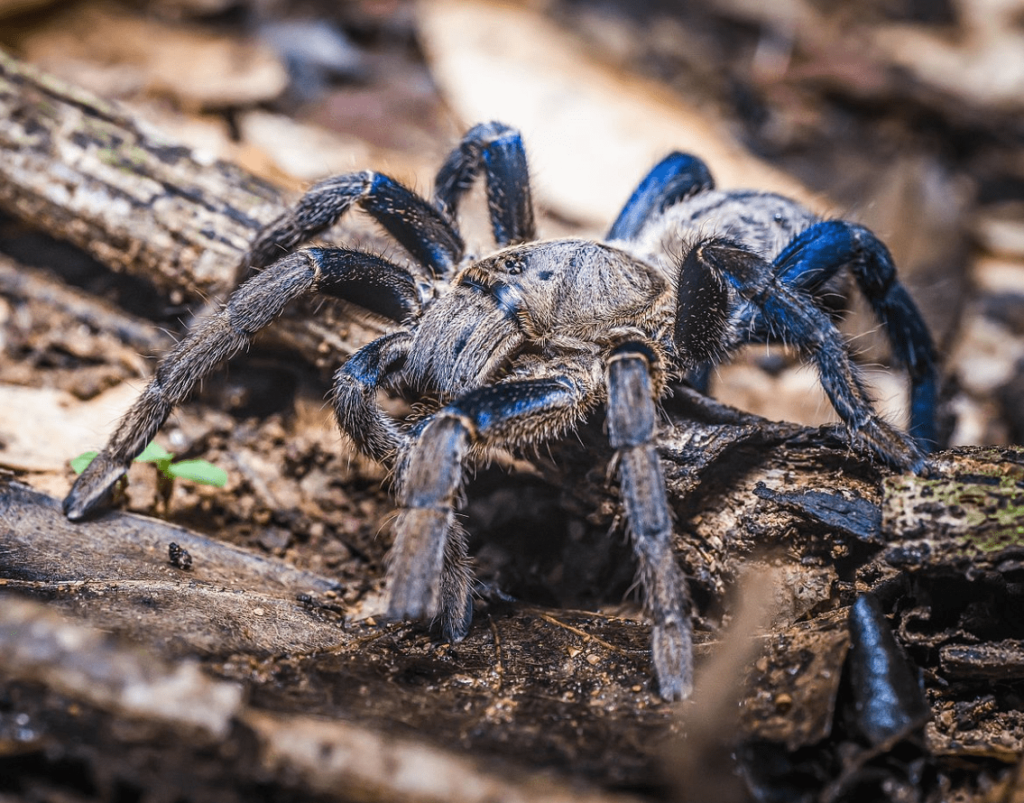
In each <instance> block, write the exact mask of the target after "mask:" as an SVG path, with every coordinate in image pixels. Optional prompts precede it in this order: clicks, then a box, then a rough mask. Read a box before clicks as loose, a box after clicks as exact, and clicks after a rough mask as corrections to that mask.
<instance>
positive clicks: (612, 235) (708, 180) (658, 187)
mask: <svg viewBox="0 0 1024 803" xmlns="http://www.w3.org/2000/svg"><path fill="white" fill-rule="evenodd" d="M714 188H715V180H714V179H713V178H712V177H711V171H710V170H708V167H707V165H706V164H704V162H703V161H701V160H700V159H698V158H697V157H696V156H691V155H690V154H688V153H679V152H678V151H676V152H673V153H670V154H669V155H668V156H666V157H665V158H664V159H662V160H661V161H660V162H658V164H656V165H655V166H654V167H653V168H651V171H650V172H649V173H648V174H647V175H646V176H644V178H643V179H642V180H641V181H640V183H639V184H638V185H637V187H636V189H635V190H633V194H632V195H631V196H630V197H629V200H628V201H626V205H625V206H623V207H622V211H621V212H619V216H618V218H616V220H615V222H614V223H613V224H612V227H611V229H609V230H608V234H607V236H606V238H605V239H607V240H629V239H631V238H633V237H636V235H637V234H639V233H640V230H641V229H642V228H643V227H644V225H645V224H646V223H647V221H648V220H650V219H651V217H652V216H654V215H657V214H660V213H662V212H664V211H665V210H666V209H668V207H670V206H672V205H673V204H677V203H679V202H680V201H682V200H684V199H685V198H689V197H690V196H691V195H695V194H696V193H698V192H705V191H707V190H712V189H714Z"/></svg>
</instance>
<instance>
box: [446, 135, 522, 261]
mask: <svg viewBox="0 0 1024 803" xmlns="http://www.w3.org/2000/svg"><path fill="white" fill-rule="evenodd" d="M481 167H482V168H483V170H484V174H485V176H486V179H487V209H488V212H489V213H490V217H491V230H492V231H493V232H494V241H495V242H496V243H497V244H498V245H499V246H501V247H504V246H506V245H514V244H516V243H525V242H527V241H529V240H533V239H534V238H535V237H536V231H535V228H536V227H535V224H534V217H533V200H532V199H531V195H530V175H529V169H528V167H527V164H526V151H525V149H524V148H523V139H522V136H520V134H519V132H518V131H517V130H516V129H514V128H511V127H510V126H507V125H505V124H504V123H498V122H491V123H481V124H480V125H476V126H473V128H471V129H469V131H467V132H466V135H465V136H464V137H463V138H462V141H461V142H460V143H459V145H458V147H456V148H455V149H454V150H453V151H452V152H451V153H450V154H448V158H447V159H445V161H444V164H443V165H441V169H440V170H438V171H437V176H436V178H435V179H434V203H435V204H437V206H438V207H439V208H440V209H441V210H442V211H444V212H445V213H446V214H447V215H448V217H449V218H452V219H454V217H455V213H456V211H457V208H458V204H459V201H460V200H461V199H462V196H463V195H464V194H465V192H466V191H467V190H468V189H469V188H470V187H471V186H473V181H474V180H475V179H476V176H477V174H478V173H479V172H480V168H481Z"/></svg>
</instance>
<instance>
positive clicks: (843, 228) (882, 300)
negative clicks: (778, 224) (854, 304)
mask: <svg viewBox="0 0 1024 803" xmlns="http://www.w3.org/2000/svg"><path fill="white" fill-rule="evenodd" d="M846 265H849V266H850V268H851V270H852V272H853V275H854V277H855V279H856V280H857V285H858V286H859V287H860V289H861V292H862V293H864V297H865V298H866V299H867V301H868V303H869V304H870V305H871V309H872V310H873V311H874V313H875V315H876V316H877V317H878V320H879V321H880V322H881V324H882V326H883V327H884V328H885V331H886V334H887V335H888V337H889V342H890V344H891V346H892V353H893V357H894V358H895V360H896V362H897V363H899V364H900V365H902V366H904V367H905V368H906V370H907V372H908V373H909V374H910V388H911V390H910V432H911V434H912V435H913V436H914V438H915V439H916V440H917V442H918V443H919V444H920V445H921V447H922V448H924V449H926V450H930V449H933V448H934V447H935V445H936V438H937V435H936V429H935V406H936V398H937V395H938V385H939V380H938V374H937V369H936V364H937V361H938V358H937V355H936V352H935V345H934V344H933V342H932V338H931V335H930V334H929V332H928V327H927V326H926V325H925V322H924V319H923V318H922V317H921V313H920V311H919V310H918V308H917V305H916V304H914V301H913V299H912V298H911V297H910V294H909V293H908V292H907V290H906V288H905V287H904V286H903V285H902V284H900V282H899V280H898V279H897V276H896V266H895V265H894V264H893V260H892V256H891V255H890V253H889V249H888V248H886V247H885V244H884V243H882V241H881V240H879V239H878V238H877V237H876V236H875V235H874V234H873V233H872V232H870V231H869V230H868V229H866V228H864V227H863V226H859V225H856V224H853V223H847V222H845V221H841V220H827V221H823V222H821V223H818V224H816V225H814V226H811V227H810V228H809V229H807V230H806V231H804V232H802V233H801V234H800V235H799V236H798V237H796V238H794V240H793V242H791V243H790V244H789V246H788V247H787V248H786V249H785V250H784V251H783V252H782V253H781V254H779V256H778V257H777V258H776V260H775V270H776V273H777V275H778V277H779V279H780V280H781V281H783V282H785V283H786V284H788V285H791V286H793V287H796V288H800V289H802V290H806V291H807V292H810V293H812V294H813V293H815V292H816V291H817V290H818V289H819V288H820V287H821V286H822V285H823V284H824V283H825V282H826V281H828V279H830V278H831V277H832V276H833V275H834V274H835V273H836V272H837V271H839V270H840V269H841V268H843V267H845V266H846Z"/></svg>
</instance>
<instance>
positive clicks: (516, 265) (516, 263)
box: [505, 257, 526, 276]
mask: <svg viewBox="0 0 1024 803" xmlns="http://www.w3.org/2000/svg"><path fill="white" fill-rule="evenodd" d="M524 270H526V265H525V264H524V263H523V260H521V259H519V258H518V257H512V258H511V259H508V260H506V261H505V272H506V273H507V274H508V275H509V276H518V275H519V274H520V273H522V272H523V271H524Z"/></svg>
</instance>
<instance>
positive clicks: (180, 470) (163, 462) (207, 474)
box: [71, 441, 228, 513]
mask: <svg viewBox="0 0 1024 803" xmlns="http://www.w3.org/2000/svg"><path fill="white" fill-rule="evenodd" d="M98 454H99V452H83V453H82V454H80V455H78V457H75V458H72V460H71V468H72V469H73V470H74V472H75V473H76V474H81V473H82V472H83V471H85V469H86V467H87V466H88V465H89V464H90V463H91V462H92V461H93V460H95V459H96V455H98ZM135 462H136V463H152V464H153V467H154V468H155V469H156V472H157V474H156V487H157V494H158V496H159V499H160V501H161V502H163V508H164V512H165V513H166V512H167V511H168V509H169V507H170V503H171V494H172V493H173V492H174V481H175V480H176V479H182V480H188V481H189V482H197V483H199V484H200V485H213V486H215V487H217V488H223V487H224V486H225V485H226V484H227V481H228V473H227V472H226V471H225V470H224V469H222V468H218V467H217V466H215V465H213V463H210V462H208V461H206V460H178V461H175V459H174V454H173V453H172V452H168V451H167V450H166V449H165V448H164V447H163V446H161V445H160V444H158V443H157V442H156V441H153V442H152V443H150V444H149V446H147V447H146V448H145V449H143V450H142V454H140V455H139V456H138V457H136V458H135Z"/></svg>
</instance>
